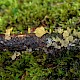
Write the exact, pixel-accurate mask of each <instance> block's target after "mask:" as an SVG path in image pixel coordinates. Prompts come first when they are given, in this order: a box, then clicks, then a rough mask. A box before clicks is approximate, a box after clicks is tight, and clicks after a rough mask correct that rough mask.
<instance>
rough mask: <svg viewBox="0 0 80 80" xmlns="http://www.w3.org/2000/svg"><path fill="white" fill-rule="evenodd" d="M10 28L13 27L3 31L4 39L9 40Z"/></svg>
mask: <svg viewBox="0 0 80 80" xmlns="http://www.w3.org/2000/svg"><path fill="white" fill-rule="evenodd" d="M12 29H13V27H11V28H8V29H6V32H5V39H6V40H10V39H11V37H10V33H11V31H12Z"/></svg>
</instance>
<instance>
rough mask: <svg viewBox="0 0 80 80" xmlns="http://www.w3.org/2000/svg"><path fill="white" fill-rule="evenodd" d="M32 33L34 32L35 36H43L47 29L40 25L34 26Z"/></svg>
mask: <svg viewBox="0 0 80 80" xmlns="http://www.w3.org/2000/svg"><path fill="white" fill-rule="evenodd" d="M34 33H35V35H36V36H37V37H41V36H43V35H44V34H46V33H47V31H46V30H45V29H44V27H43V26H41V27H38V28H36V29H35V31H34Z"/></svg>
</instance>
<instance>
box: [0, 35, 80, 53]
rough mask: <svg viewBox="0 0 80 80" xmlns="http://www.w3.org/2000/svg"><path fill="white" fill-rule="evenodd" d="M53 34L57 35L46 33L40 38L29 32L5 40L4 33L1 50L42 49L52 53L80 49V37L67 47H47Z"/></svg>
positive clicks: (0, 41)
mask: <svg viewBox="0 0 80 80" xmlns="http://www.w3.org/2000/svg"><path fill="white" fill-rule="evenodd" d="M51 36H55V35H54V34H45V35H44V36H42V37H41V38H39V37H37V36H35V35H34V34H29V35H26V36H24V37H18V36H12V37H11V39H10V40H5V38H4V35H0V51H7V50H9V51H26V49H32V51H35V50H39V49H42V50H44V52H45V53H51V54H55V53H60V52H62V51H66V50H69V51H80V39H75V42H74V43H69V45H68V46H67V47H62V48H61V49H57V48H54V46H52V45H50V46H48V47H47V45H48V42H47V39H48V38H49V39H50V37H51ZM61 38H62V37H61ZM74 44H75V46H74Z"/></svg>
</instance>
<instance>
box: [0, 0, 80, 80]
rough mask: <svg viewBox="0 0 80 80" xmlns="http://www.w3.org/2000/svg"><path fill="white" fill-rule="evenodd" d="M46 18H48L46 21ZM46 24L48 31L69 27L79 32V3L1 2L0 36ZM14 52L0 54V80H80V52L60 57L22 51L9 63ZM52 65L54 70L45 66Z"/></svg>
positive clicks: (49, 0)
mask: <svg viewBox="0 0 80 80" xmlns="http://www.w3.org/2000/svg"><path fill="white" fill-rule="evenodd" d="M46 16H47V17H48V18H46ZM42 21H44V22H46V24H47V26H48V27H49V29H50V28H51V29H52V30H53V28H55V27H62V28H64V29H65V28H66V27H70V28H72V29H74V28H76V29H77V31H80V0H1V1H0V33H4V32H5V30H6V28H7V27H13V33H16V34H17V33H18V31H20V32H23V33H24V30H25V29H27V27H37V26H39V25H40V24H41V22H42ZM12 55H13V53H11V52H9V51H7V52H0V80H20V79H21V77H22V76H23V75H24V74H26V75H25V76H24V79H23V80H59V79H61V80H68V79H69V80H79V79H80V52H78V53H76V52H68V51H67V52H63V53H62V54H61V55H60V56H59V57H53V56H52V57H50V56H49V55H47V54H45V53H43V52H38V53H36V52H35V53H32V54H31V53H27V52H23V53H22V55H21V56H20V57H19V58H18V59H17V60H14V61H12V60H11V56H12ZM50 64H53V65H54V67H49V66H48V65H50Z"/></svg>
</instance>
